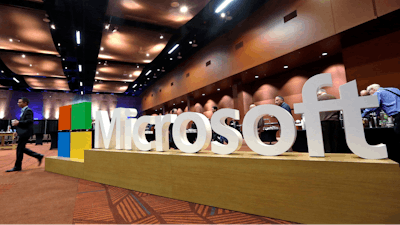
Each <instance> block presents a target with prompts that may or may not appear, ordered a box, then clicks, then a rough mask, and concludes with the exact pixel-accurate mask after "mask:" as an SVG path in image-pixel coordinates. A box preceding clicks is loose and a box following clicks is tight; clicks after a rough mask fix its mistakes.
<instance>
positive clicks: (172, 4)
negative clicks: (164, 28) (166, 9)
mask: <svg viewBox="0 0 400 225" xmlns="http://www.w3.org/2000/svg"><path fill="white" fill-rule="evenodd" d="M171 7H174V8H177V7H179V2H171Z"/></svg>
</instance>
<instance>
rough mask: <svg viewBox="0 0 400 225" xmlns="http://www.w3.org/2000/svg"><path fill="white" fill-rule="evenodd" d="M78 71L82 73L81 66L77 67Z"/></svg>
mask: <svg viewBox="0 0 400 225" xmlns="http://www.w3.org/2000/svg"><path fill="white" fill-rule="evenodd" d="M78 70H79V72H82V65H80V64H79V65H78Z"/></svg>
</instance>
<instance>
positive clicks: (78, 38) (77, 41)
mask: <svg viewBox="0 0 400 225" xmlns="http://www.w3.org/2000/svg"><path fill="white" fill-rule="evenodd" d="M76 44H78V45H80V44H81V32H80V31H79V30H77V31H76Z"/></svg>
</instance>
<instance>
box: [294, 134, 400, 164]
mask: <svg viewBox="0 0 400 225" xmlns="http://www.w3.org/2000/svg"><path fill="white" fill-rule="evenodd" d="M344 132H345V131H344V130H343V129H342V130H341V132H340V136H339V138H338V140H337V141H338V145H339V149H340V151H339V152H338V153H352V152H351V150H350V149H349V147H348V146H347V143H346V138H345V133H344ZM364 133H365V139H366V140H367V143H368V144H370V145H377V144H381V143H383V144H386V147H387V150H388V154H389V159H391V160H393V161H396V162H400V154H399V153H400V147H399V142H400V140H399V138H398V137H397V135H396V133H395V132H394V130H393V128H364ZM292 149H293V151H296V152H308V145H307V135H306V131H305V130H298V131H297V138H296V141H295V143H294V145H293V147H292Z"/></svg>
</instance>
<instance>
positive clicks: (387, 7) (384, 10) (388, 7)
mask: <svg viewBox="0 0 400 225" xmlns="http://www.w3.org/2000/svg"><path fill="white" fill-rule="evenodd" d="M374 1H375V6H376V12H377V14H378V16H383V15H385V14H388V13H390V12H393V11H395V10H398V9H400V1H399V0H374Z"/></svg>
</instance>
